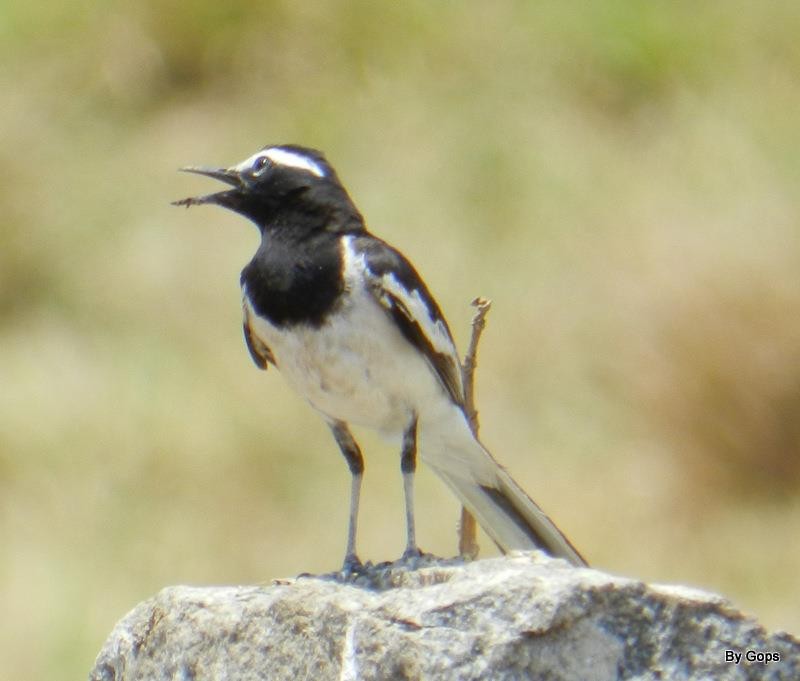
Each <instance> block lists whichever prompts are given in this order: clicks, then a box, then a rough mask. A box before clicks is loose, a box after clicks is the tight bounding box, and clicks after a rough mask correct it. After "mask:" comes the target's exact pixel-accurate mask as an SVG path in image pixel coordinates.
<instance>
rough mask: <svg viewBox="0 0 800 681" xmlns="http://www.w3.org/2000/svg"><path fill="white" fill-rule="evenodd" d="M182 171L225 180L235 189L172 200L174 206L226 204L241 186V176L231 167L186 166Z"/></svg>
mask: <svg viewBox="0 0 800 681" xmlns="http://www.w3.org/2000/svg"><path fill="white" fill-rule="evenodd" d="M180 170H181V171H182V172H184V173H195V174H196V175H205V176H206V177H212V178H214V179H215V180H220V181H221V182H225V183H226V184H229V185H231V186H233V187H235V188H236V189H232V190H227V191H223V192H216V193H214V194H206V195H205V196H191V197H189V198H187V199H181V200H180V201H173V202H172V204H173V205H174V206H187V207H188V206H198V205H201V204H204V203H216V204H220V205H223V206H224V205H226V204H227V201H226V199H228V198H229V197H230V196H231V195H232V194H235V193H237V190H238V189H239V188H240V187H241V186H242V178H241V176H240V175H239V173H238V172H237V171H236V170H233V169H232V168H205V167H202V166H186V167H185V168H181V169H180Z"/></svg>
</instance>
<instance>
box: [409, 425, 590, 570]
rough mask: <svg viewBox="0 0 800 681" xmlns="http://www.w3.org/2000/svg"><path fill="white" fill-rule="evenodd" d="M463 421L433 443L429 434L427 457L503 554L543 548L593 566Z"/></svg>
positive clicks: (576, 561)
mask: <svg viewBox="0 0 800 681" xmlns="http://www.w3.org/2000/svg"><path fill="white" fill-rule="evenodd" d="M459 421H461V423H458V421H455V422H454V421H451V423H450V425H451V426H452V427H453V428H452V429H448V431H449V432H442V431H441V430H439V429H438V428H437V431H438V432H437V433H434V434H433V436H432V437H429V438H425V430H424V429H423V431H422V434H423V447H422V458H423V460H424V461H425V462H426V463H427V464H428V465H429V466H430V467H431V468H432V469H433V470H434V472H435V473H436V474H437V475H438V476H439V477H440V478H441V479H442V480H443V481H444V482H445V483H446V484H447V486H448V487H450V489H452V490H453V492H454V493H455V494H456V496H457V497H458V498H459V500H460V501H461V503H462V504H463V505H464V506H465V507H466V508H467V510H469V511H470V512H471V513H472V514H473V515H474V516H475V518H476V519H477V521H478V524H480V526H481V527H482V528H483V529H484V530H485V531H486V533H487V534H488V535H489V536H490V537H491V538H492V540H493V541H494V542H495V543H496V544H497V545H498V547H499V548H500V550H501V551H503V552H506V551H512V550H514V549H522V550H527V549H541V550H543V551H545V552H546V553H548V554H550V555H552V556H554V557H556V558H563V559H565V560H567V561H569V562H570V563H572V564H573V565H576V566H585V565H587V563H586V560H584V558H583V556H581V554H580V553H578V551H577V550H576V549H575V547H574V546H573V545H572V544H571V543H570V541H569V539H567V538H566V537H565V536H564V534H563V533H562V532H561V530H559V529H558V527H556V525H555V523H553V521H552V520H550V518H548V517H547V515H546V514H545V512H544V511H542V509H541V508H540V507H539V506H538V504H536V502H534V501H533V499H531V498H530V497H529V496H528V495H527V494H526V493H525V491H524V490H523V489H522V488H521V487H520V486H519V485H518V484H517V483H516V482H515V481H514V479H513V478H512V477H511V476H510V475H509V474H508V473H507V472H506V471H505V469H504V468H503V467H502V466H500V464H498V463H497V461H495V460H494V458H493V457H492V455H491V454H489V452H488V451H487V450H486V449H485V448H484V447H483V445H481V444H480V442H478V441H477V440H475V439H474V438H473V437H472V434H471V433H470V432H469V429H468V427H467V426H466V422H465V421H463V419H459ZM462 424H463V425H462ZM426 441H427V442H429V443H430V447H428V446H427V444H426Z"/></svg>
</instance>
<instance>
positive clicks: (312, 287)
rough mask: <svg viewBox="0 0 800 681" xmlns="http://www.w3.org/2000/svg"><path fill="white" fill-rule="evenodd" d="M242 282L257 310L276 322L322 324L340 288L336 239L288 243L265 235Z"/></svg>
mask: <svg viewBox="0 0 800 681" xmlns="http://www.w3.org/2000/svg"><path fill="white" fill-rule="evenodd" d="M241 283H242V287H243V288H244V289H245V291H246V295H247V297H248V298H249V299H250V302H251V303H252V305H253V308H254V309H255V311H256V313H257V314H258V315H259V316H260V317H263V318H264V319H266V320H268V321H269V322H271V323H272V324H274V325H275V326H293V325H295V324H307V325H310V326H320V325H322V324H323V323H324V322H325V320H326V319H327V317H328V315H329V314H330V313H331V312H332V311H333V310H334V309H335V308H336V306H337V302H338V299H339V295H340V294H341V293H342V291H343V290H344V277H343V272H342V255H341V251H340V245H339V240H338V239H337V238H333V236H332V235H331V234H321V235H319V236H318V237H316V238H309V239H307V240H305V241H303V242H302V243H297V242H295V243H291V244H287V243H284V242H282V240H279V239H270V238H265V239H264V240H263V241H262V243H261V246H260V247H259V249H258V251H257V252H256V254H255V256H253V259H252V260H251V261H250V262H249V263H248V264H247V267H245V268H244V269H243V270H242V276H241Z"/></svg>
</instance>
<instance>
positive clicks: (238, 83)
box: [0, 0, 800, 679]
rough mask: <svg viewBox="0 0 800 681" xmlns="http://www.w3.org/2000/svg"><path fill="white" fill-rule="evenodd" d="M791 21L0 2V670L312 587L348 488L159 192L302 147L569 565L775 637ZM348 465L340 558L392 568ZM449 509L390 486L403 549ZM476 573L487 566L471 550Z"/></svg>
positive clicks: (789, 318) (219, 252) (799, 254)
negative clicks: (180, 606) (729, 616)
mask: <svg viewBox="0 0 800 681" xmlns="http://www.w3.org/2000/svg"><path fill="white" fill-rule="evenodd" d="M798 35H800V7H798V5H797V3H796V2H792V1H791V0H782V1H781V0H779V1H777V2H772V3H768V4H756V3H751V2H744V1H741V0H728V1H727V2H721V1H717V2H713V1H712V2H708V3H703V4H701V5H698V4H697V3H689V2H682V1H681V2H672V3H658V2H634V1H633V0H608V1H607V2H604V3H596V4H590V3H586V4H585V6H575V5H564V4H563V3H556V2H547V1H545V2H540V3H527V2H521V1H520V2H511V1H508V0H505V1H501V2H497V3H485V2H475V1H472V0H468V1H464V2H458V3H456V2H447V1H445V2H437V3H432V2H428V1H423V0H409V1H407V2H403V3H374V2H367V0H360V1H355V2H345V3H334V2H326V1H322V0H317V1H313V0H312V1H308V2H303V3H296V2H288V1H286V0H284V1H278V0H273V1H269V2H262V3H252V2H245V1H244V0H234V1H231V2H227V3H220V2H218V1H216V0H214V1H212V0H201V1H197V2H193V3H191V4H189V3H180V2H175V1H174V0H160V1H156V0H140V1H139V2H136V3H134V2H125V1H122V0H109V1H107V2H97V1H91V0H83V1H76V2H71V3H66V2H64V3H47V4H45V3H23V2H17V1H14V0H6V2H4V3H3V4H2V5H1V6H0V79H1V80H2V92H3V97H2V106H0V136H1V139H0V142H1V143H0V166H2V168H3V181H2V183H0V215H2V221H1V222H0V238H1V239H2V242H1V243H2V248H0V348H2V352H0V546H1V547H2V548H0V602H1V603H2V604H3V615H4V616H3V617H2V621H0V629H2V631H0V668H2V672H3V675H4V676H6V677H8V678H51V679H73V678H80V677H81V676H82V675H83V674H85V673H86V672H87V671H88V670H89V668H90V667H91V665H92V662H93V659H94V655H95V654H96V653H97V651H98V650H99V648H100V646H101V644H102V642H103V640H104V638H105V636H106V635H107V633H108V632H109V631H110V629H111V627H112V626H113V624H114V622H115V621H116V620H117V619H118V618H119V617H120V616H122V615H123V614H124V613H125V612H126V611H127V610H128V609H129V608H131V607H132V606H133V605H134V604H135V603H137V602H138V601H139V600H141V599H143V598H146V597H147V596H149V595H151V594H152V593H154V592H155V591H157V590H158V589H159V588H161V587H162V586H166V585H169V584H176V583H192V584H209V583H239V582H246V583H252V582H260V581H268V580H270V579H271V578H273V577H278V576H285V575H292V574H296V573H298V572H301V571H311V572H313V571H322V570H330V569H332V568H334V567H336V566H338V564H339V562H340V560H341V557H342V552H343V548H344V539H345V525H346V509H347V490H348V473H347V469H346V466H345V465H344V462H343V461H342V460H341V457H340V456H339V454H338V453H337V452H336V449H335V446H334V444H333V442H332V441H331V439H330V437H329V434H328V432H327V429H326V427H325V426H324V425H323V424H322V422H321V420H320V419H319V418H318V417H316V416H315V414H313V413H312V412H311V410H310V409H309V408H308V407H307V406H306V405H304V404H303V403H302V401H301V400H299V399H298V398H296V397H295V396H294V395H292V394H291V393H290V391H289V390H288V389H287V388H286V386H285V385H283V383H282V381H281V378H280V376H279V374H278V373H277V372H275V371H270V372H268V373H267V374H266V375H265V374H262V373H261V372H258V371H256V370H255V369H254V368H253V367H252V365H251V363H250V359H249V357H248V355H247V352H246V350H245V349H244V346H243V342H242V339H241V336H240V302H239V298H240V293H239V288H238V273H239V270H240V269H241V267H242V266H243V265H244V264H245V263H246V262H247V260H248V259H249V258H250V256H251V254H252V252H253V251H254V249H255V247H256V232H255V231H254V230H253V229H252V228H251V227H250V226H248V225H247V224H246V223H245V222H244V221H242V220H241V219H238V218H236V217H235V216H233V215H228V214H225V213H224V212H222V211H214V210H211V209H209V210H192V211H190V212H186V211H180V210H177V209H175V208H172V207H170V206H169V201H170V200H172V199H176V198H181V197H183V196H186V195H189V194H194V193H198V192H202V191H204V190H205V188H206V186H207V185H205V184H204V181H203V180H201V179H200V178H197V177H188V176H187V177H184V176H181V175H179V174H177V173H176V172H174V171H175V169H176V168H177V167H178V166H181V165H185V164H195V163H197V164H217V163H219V164H228V163H233V162H236V161H238V160H240V159H242V158H244V157H245V156H247V155H249V154H250V153H252V152H253V151H255V150H256V149H257V148H259V147H260V146H263V145H264V144H268V143H277V142H286V141H293V142H299V143H303V144H307V145H312V146H316V147H319V148H322V149H324V150H325V151H326V152H327V154H328V156H329V158H330V159H331V160H332V162H333V163H334V165H335V166H336V167H337V168H338V170H339V172H340V175H341V176H342V178H343V179H344V181H345V182H346V184H347V186H348V187H349V188H350V190H351V193H352V194H353V196H354V198H355V199H356V201H357V202H358V204H359V206H360V207H361V208H362V210H363V212H364V213H365V215H366V216H367V219H368V222H369V224H370V225H371V227H372V229H373V231H375V232H376V233H377V234H379V235H380V236H382V237H384V238H387V239H388V240H389V241H391V242H392V243H394V244H395V245H397V246H399V247H400V248H401V249H403V250H404V251H405V252H406V253H407V254H408V255H409V256H410V257H411V259H412V260H413V261H414V262H415V263H416V264H417V266H418V268H419V269H420V270H421V271H422V272H423V273H424V275H425V277H426V278H427V280H428V281H429V283H430V285H431V288H432V289H433V291H434V292H435V293H436V295H437V296H438V298H439V299H440V302H441V303H442V306H443V307H444V309H445V310H446V311H447V313H448V316H449V318H450V321H451V325H452V327H453V329H454V332H455V334H456V336H457V341H458V342H459V345H460V346H461V347H462V348H463V347H465V345H466V340H467V337H468V327H469V320H470V316H471V310H470V308H469V306H468V303H469V301H470V300H471V299H472V298H473V297H474V296H476V295H484V296H487V297H490V298H492V299H493V300H494V308H493V310H492V313H491V315H490V318H489V327H488V330H487V332H486V334H485V336H484V339H483V342H482V348H481V355H480V361H481V367H480V369H479V372H478V391H479V392H478V400H479V407H480V409H481V417H482V424H483V427H482V434H483V439H484V440H485V441H486V442H487V444H488V445H489V446H490V448H491V449H492V450H493V451H494V452H495V454H496V455H497V456H498V457H499V458H500V459H501V460H502V461H503V462H504V463H505V464H506V465H507V466H508V467H509V468H510V469H511V471H512V472H513V473H514V475H515V477H516V478H517V479H518V480H519V481H520V482H521V483H522V484H523V486H524V487H525V488H526V489H527V490H528V491H529V492H530V493H531V494H532V495H533V496H534V497H535V498H536V499H537V500H539V501H540V502H541V503H542V505H543V506H544V507H545V508H546V509H547V510H548V511H549V512H550V513H551V515H552V516H553V517H554V518H555V519H556V520H557V521H558V523H559V525H561V526H562V528H563V529H564V530H565V531H566V532H567V533H568V534H569V536H570V537H571V538H572V539H573V541H574V542H575V544H576V545H577V546H578V547H580V549H581V550H582V551H583V552H584V553H585V555H586V556H587V557H588V559H589V560H590V561H591V562H592V564H593V565H595V566H597V567H599V568H602V569H605V570H609V571H611V572H615V573H620V574H625V575H630V576H634V577H638V578H642V579H646V580H655V581H660V582H684V583H690V584H693V585H696V586H700V587H703V588H707V589H711V590H715V591H719V592H722V593H723V594H725V595H727V596H728V597H730V598H731V599H732V600H733V601H734V603H735V604H736V605H737V606H739V607H742V608H744V609H745V610H746V611H748V612H750V613H752V614H753V615H755V616H757V617H759V618H760V619H761V620H762V621H763V622H764V624H765V625H766V626H768V627H770V628H785V629H788V630H790V631H794V632H795V633H797V632H798V631H800V614H798V613H800V607H798V600H799V599H800V584H798V579H797V574H798V571H799V569H800V547H799V546H798V541H797V537H798V531H799V530H800V496H799V495H798V489H799V488H800V278H798V272H799V271H800V206H799V204H798V180H799V179H800V126H798V117H797V112H798V111H799V110H800V83H798V78H799V76H798V74H800V42H798V41H797V36H798ZM360 435H361V437H362V439H363V444H364V446H365V449H366V450H367V456H368V459H367V466H368V468H367V478H366V484H365V489H364V496H363V507H362V515H361V520H362V525H361V533H360V548H361V553H362V555H363V557H364V558H369V559H374V560H382V559H390V558H394V557H396V556H397V555H399V553H400V552H401V551H402V548H403V533H404V530H403V522H402V517H403V515H402V504H401V498H402V497H401V484H400V475H399V470H398V456H397V452H396V450H395V448H393V447H392V446H391V444H387V443H384V442H382V441H380V440H379V439H377V438H375V437H373V436H371V435H369V434H360ZM457 512H458V508H457V505H456V503H455V502H454V501H453V500H452V499H451V498H450V497H449V495H448V493H447V492H446V491H445V490H444V488H443V487H442V486H440V485H439V483H438V482H437V481H436V480H434V479H433V478H432V476H431V475H430V474H428V473H427V472H423V473H422V474H421V475H420V483H419V491H418V513H419V517H420V519H421V520H420V525H421V527H420V528H419V534H420V541H421V544H422V546H423V547H424V548H425V549H427V550H432V551H435V552H437V553H441V554H449V553H452V552H453V551H454V547H455V519H456V517H457ZM491 553H492V550H491V549H490V548H489V546H488V545H487V543H486V541H485V540H484V554H485V555H490V554H491Z"/></svg>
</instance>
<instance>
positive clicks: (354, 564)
mask: <svg viewBox="0 0 800 681" xmlns="http://www.w3.org/2000/svg"><path fill="white" fill-rule="evenodd" d="M362 572H364V563H362V562H361V559H360V558H359V557H358V556H357V555H356V554H355V553H348V554H347V555H346V556H345V557H344V563H343V564H342V569H341V573H342V575H343V576H345V577H347V576H350V575H358V574H361V573H362Z"/></svg>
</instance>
